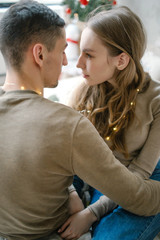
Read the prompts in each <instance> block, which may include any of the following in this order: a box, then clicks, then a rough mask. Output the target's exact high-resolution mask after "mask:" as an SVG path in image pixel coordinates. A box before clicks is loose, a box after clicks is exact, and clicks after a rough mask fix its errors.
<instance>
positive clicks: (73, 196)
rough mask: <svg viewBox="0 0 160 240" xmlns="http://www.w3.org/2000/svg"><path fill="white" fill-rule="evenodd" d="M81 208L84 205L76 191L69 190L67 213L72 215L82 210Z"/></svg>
mask: <svg viewBox="0 0 160 240" xmlns="http://www.w3.org/2000/svg"><path fill="white" fill-rule="evenodd" d="M83 209H84V205H83V203H82V200H81V199H80V197H79V196H78V193H77V192H76V191H73V192H71V193H70V194H69V214H70V215H73V214H74V213H77V212H79V211H82V210H83Z"/></svg>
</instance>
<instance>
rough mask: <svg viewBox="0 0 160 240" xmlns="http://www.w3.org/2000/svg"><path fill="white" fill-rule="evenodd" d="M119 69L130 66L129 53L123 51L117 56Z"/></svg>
mask: <svg viewBox="0 0 160 240" xmlns="http://www.w3.org/2000/svg"><path fill="white" fill-rule="evenodd" d="M117 58H118V59H117V69H118V70H120V71H121V70H123V69H125V68H126V67H127V66H128V63H129V61H130V57H129V55H128V54H127V53H124V52H122V53H121V54H119V55H118V56H117Z"/></svg>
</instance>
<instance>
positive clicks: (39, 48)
mask: <svg viewBox="0 0 160 240" xmlns="http://www.w3.org/2000/svg"><path fill="white" fill-rule="evenodd" d="M33 58H34V60H35V62H36V63H37V64H38V65H39V66H40V67H41V66H42V65H43V59H44V46H43V45H42V44H40V43H37V44H35V45H34V46H33Z"/></svg>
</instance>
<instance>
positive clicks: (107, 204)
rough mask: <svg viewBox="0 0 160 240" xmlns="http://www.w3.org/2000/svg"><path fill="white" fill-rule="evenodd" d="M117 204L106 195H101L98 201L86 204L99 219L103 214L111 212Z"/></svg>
mask: <svg viewBox="0 0 160 240" xmlns="http://www.w3.org/2000/svg"><path fill="white" fill-rule="evenodd" d="M116 206H117V204H116V203H114V202H113V201H112V200H111V199H109V198H108V197H106V196H104V195H103V196H101V197H100V198H99V200H98V201H96V202H95V203H93V204H91V205H89V206H88V209H89V210H90V211H91V212H93V213H94V214H95V215H96V217H97V220H98V221H99V220H100V219H101V217H103V215H104V214H106V213H108V212H111V211H112V210H113V209H114V208H115V207H116Z"/></svg>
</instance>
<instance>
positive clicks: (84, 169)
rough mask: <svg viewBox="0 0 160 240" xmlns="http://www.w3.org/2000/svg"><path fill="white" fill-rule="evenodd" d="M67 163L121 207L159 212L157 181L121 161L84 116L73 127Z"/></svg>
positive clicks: (135, 210)
mask: <svg viewBox="0 0 160 240" xmlns="http://www.w3.org/2000/svg"><path fill="white" fill-rule="evenodd" d="M71 164H72V171H73V174H76V175H78V176H79V177H80V178H81V179H83V180H84V181H85V182H87V183H88V184H89V185H91V186H93V187H94V188H96V189H98V190H99V191H100V192H102V193H103V194H104V195H106V196H108V197H109V198H110V199H112V200H113V201H114V202H115V203H116V204H118V205H120V206H122V207H123V208H124V209H126V210H128V211H130V212H132V213H134V214H138V215H143V216H150V215H155V214H157V213H159V212H160V204H159V201H160V183H159V182H157V181H154V180H144V179H142V178H141V177H139V176H137V175H135V174H134V173H132V172H130V171H129V170H128V169H127V168H126V167H125V166H124V165H122V164H121V163H120V162H119V161H118V160H117V159H116V158H115V157H114V155H113V153H112V151H111V150H110V149H109V147H108V146H107V145H106V143H105V142H104V141H103V139H102V138H101V137H100V136H99V134H98V132H97V131H96V129H95V128H94V126H93V125H92V124H91V123H90V122H89V120H88V119H86V118H85V117H81V119H80V121H79V123H78V124H77V127H76V129H75V131H74V136H73V142H72V152H71Z"/></svg>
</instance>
